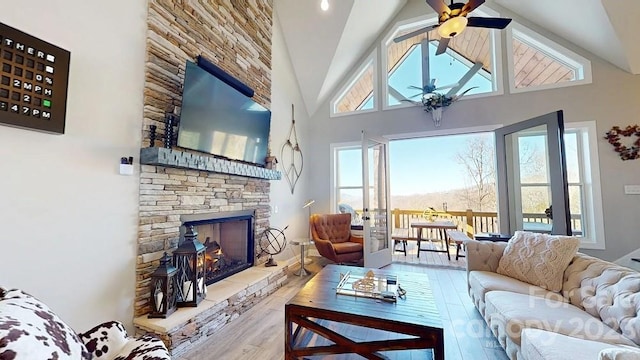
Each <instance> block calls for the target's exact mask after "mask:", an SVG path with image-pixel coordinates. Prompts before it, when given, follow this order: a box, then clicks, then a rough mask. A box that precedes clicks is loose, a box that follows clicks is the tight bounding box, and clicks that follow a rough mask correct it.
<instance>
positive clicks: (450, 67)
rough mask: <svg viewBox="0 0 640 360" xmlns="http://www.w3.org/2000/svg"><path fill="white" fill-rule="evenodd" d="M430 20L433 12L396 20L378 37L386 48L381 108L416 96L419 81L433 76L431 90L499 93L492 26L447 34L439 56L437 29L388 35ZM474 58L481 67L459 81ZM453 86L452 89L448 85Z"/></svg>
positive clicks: (497, 49) (497, 50)
mask: <svg viewBox="0 0 640 360" xmlns="http://www.w3.org/2000/svg"><path fill="white" fill-rule="evenodd" d="M483 16H484V14H483ZM435 22H436V19H435V18H432V19H426V20H425V19H416V20H414V21H412V22H408V23H407V24H398V25H396V27H395V28H394V30H392V31H391V32H390V33H389V34H388V35H387V37H386V38H385V40H384V41H383V48H384V49H386V51H383V54H382V56H383V61H384V64H385V65H384V69H385V75H384V79H385V86H384V89H385V94H384V99H385V103H384V106H385V108H388V107H394V106H398V105H402V104H410V101H420V96H421V95H422V94H423V90H422V89H423V87H424V86H425V85H427V84H429V83H430V82H431V81H432V80H435V86H436V90H435V91H436V92H439V93H442V94H447V95H449V96H451V95H456V94H458V95H459V94H462V93H463V92H464V91H466V90H467V89H471V90H469V91H468V92H466V94H465V96H472V95H478V94H494V93H495V94H498V93H501V87H500V83H501V81H500V76H499V66H497V65H498V64H499V54H500V46H499V42H497V39H498V38H497V35H496V34H498V33H497V32H496V31H494V30H489V29H485V28H473V27H469V28H467V29H465V31H464V32H462V33H461V34H460V35H458V36H456V37H454V38H453V39H451V41H449V44H448V48H447V50H446V52H445V53H444V54H442V55H438V56H436V55H435V52H436V49H437V47H438V43H439V40H440V36H439V35H438V32H437V30H431V31H429V32H425V33H422V34H418V35H416V36H414V37H412V38H409V39H406V40H403V41H400V42H397V43H396V42H394V41H393V39H394V38H396V37H398V36H401V35H404V34H407V33H410V32H412V31H415V30H418V29H421V28H424V27H425V26H428V25H429V24H434V23H435ZM423 47H427V49H424V48H423ZM425 58H426V61H425ZM427 62H428V67H427V66H426V64H427ZM475 64H480V65H479V66H480V67H479V68H475V69H474V70H473V71H472V72H470V74H472V75H473V76H471V78H470V79H469V80H468V81H467V82H464V83H462V84H460V81H461V80H462V79H463V76H465V74H467V73H468V72H469V71H470V70H471V69H472V68H473V67H474V65H475ZM478 69H479V70H478ZM427 71H428V74H426V72H427ZM456 84H457V85H459V86H455V85H456ZM452 88H455V89H454V90H453V91H452Z"/></svg>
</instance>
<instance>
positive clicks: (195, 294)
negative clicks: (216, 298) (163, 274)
mask: <svg viewBox="0 0 640 360" xmlns="http://www.w3.org/2000/svg"><path fill="white" fill-rule="evenodd" d="M206 250H207V248H206V247H205V246H204V245H202V243H201V242H200V241H198V233H197V232H195V231H194V230H193V226H188V227H187V232H186V233H185V234H184V241H183V242H182V243H181V244H180V245H179V246H178V248H177V249H176V250H175V251H174V252H173V264H174V265H175V267H176V268H178V273H177V275H176V281H177V284H176V289H177V293H178V299H177V302H178V307H185V306H198V303H200V301H202V299H204V297H205V295H206V293H207V284H205V278H204V277H205V266H206V262H205V258H204V254H205V251H206Z"/></svg>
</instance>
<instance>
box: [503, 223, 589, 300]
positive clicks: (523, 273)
mask: <svg viewBox="0 0 640 360" xmlns="http://www.w3.org/2000/svg"><path fill="white" fill-rule="evenodd" d="M579 246H580V239H578V238H575V237H571V236H560V235H547V234H538V233H532V232H527V231H516V233H515V235H514V236H513V237H512V238H511V239H510V240H509V243H508V244H507V247H506V248H505V249H504V254H503V255H502V258H500V263H499V264H498V269H497V273H498V274H502V275H505V276H509V277H512V278H514V279H518V280H520V281H524V282H527V283H529V284H533V285H537V286H540V287H541V288H545V289H547V290H550V291H555V292H559V291H560V290H562V276H563V274H564V270H565V269H566V268H567V266H569V262H571V259H573V257H574V256H575V254H576V252H577V251H578V247H579Z"/></svg>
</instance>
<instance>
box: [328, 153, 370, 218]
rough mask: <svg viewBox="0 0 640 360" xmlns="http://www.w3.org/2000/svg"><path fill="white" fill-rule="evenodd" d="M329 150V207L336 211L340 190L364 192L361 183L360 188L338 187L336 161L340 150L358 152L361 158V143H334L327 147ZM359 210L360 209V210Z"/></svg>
mask: <svg viewBox="0 0 640 360" xmlns="http://www.w3.org/2000/svg"><path fill="white" fill-rule="evenodd" d="M329 148H330V159H329V161H330V163H331V170H330V179H331V196H330V205H331V209H333V210H335V211H338V199H339V197H340V190H342V189H350V190H353V189H360V191H361V192H363V191H364V184H363V183H361V185H360V186H351V185H350V186H340V184H339V180H340V163H339V161H338V159H339V156H338V152H339V151H342V150H360V156H362V142H358V141H353V142H345V143H334V144H331V145H330V146H329ZM356 210H358V209H356ZM360 210H361V209H360Z"/></svg>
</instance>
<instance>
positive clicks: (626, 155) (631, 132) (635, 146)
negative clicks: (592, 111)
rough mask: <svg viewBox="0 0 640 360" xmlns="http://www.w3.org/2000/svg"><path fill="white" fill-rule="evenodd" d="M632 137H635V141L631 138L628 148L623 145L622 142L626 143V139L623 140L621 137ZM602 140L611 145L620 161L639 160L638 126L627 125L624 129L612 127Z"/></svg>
mask: <svg viewBox="0 0 640 360" xmlns="http://www.w3.org/2000/svg"><path fill="white" fill-rule="evenodd" d="M632 136H635V140H633V138H632V139H631V141H632V143H631V144H630V145H629V146H627V145H625V144H624V143H623V141H626V139H625V140H623V139H622V137H632ZM604 138H605V139H607V141H609V144H611V145H613V148H614V150H615V151H616V152H617V153H618V154H619V155H620V158H621V159H622V160H635V159H640V126H638V125H629V126H627V127H626V128H624V129H621V128H620V127H619V126H614V127H612V128H611V130H609V132H607V134H606V136H605V137H604Z"/></svg>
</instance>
